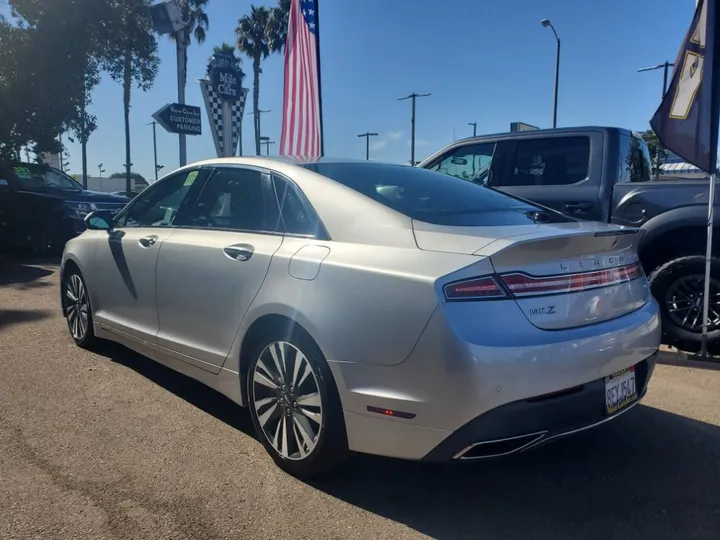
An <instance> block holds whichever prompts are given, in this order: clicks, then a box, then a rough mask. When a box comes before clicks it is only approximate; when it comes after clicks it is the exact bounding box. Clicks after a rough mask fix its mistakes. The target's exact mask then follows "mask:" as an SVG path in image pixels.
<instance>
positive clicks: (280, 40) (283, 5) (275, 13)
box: [267, 0, 290, 53]
mask: <svg viewBox="0 0 720 540" xmlns="http://www.w3.org/2000/svg"><path fill="white" fill-rule="evenodd" d="M289 17H290V0H278V5H277V6H276V7H274V8H272V11H271V12H270V24H269V25H268V36H267V39H268V45H269V46H270V51H271V52H274V53H279V52H283V50H284V49H285V43H286V42H287V31H288V18H289Z"/></svg>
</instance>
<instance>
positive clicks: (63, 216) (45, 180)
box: [0, 162, 129, 255]
mask: <svg viewBox="0 0 720 540" xmlns="http://www.w3.org/2000/svg"><path fill="white" fill-rule="evenodd" d="M128 202H129V199H128V198H127V197H124V196H117V195H111V194H109V193H99V192H96V191H89V190H86V189H84V188H83V186H82V185H81V184H79V183H78V182H76V181H75V180H74V179H73V178H72V177H71V176H68V175H67V174H65V173H63V172H61V171H59V170H57V169H54V168H53V167H50V166H48V165H42V164H36V163H20V162H13V163H2V162H0V251H9V250H15V249H30V250H31V251H33V252H34V253H36V254H38V255H58V254H60V253H62V250H63V248H64V247H65V242H67V241H68V240H69V239H71V238H73V237H75V236H77V235H78V234H80V233H81V232H83V231H84V230H85V223H84V221H83V219H84V218H85V216H86V215H87V214H89V213H90V212H92V211H94V210H108V211H110V212H118V211H120V210H121V209H122V208H124V207H125V205H126V204H127V203H128Z"/></svg>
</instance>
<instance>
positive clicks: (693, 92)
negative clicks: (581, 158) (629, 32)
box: [650, 0, 720, 174]
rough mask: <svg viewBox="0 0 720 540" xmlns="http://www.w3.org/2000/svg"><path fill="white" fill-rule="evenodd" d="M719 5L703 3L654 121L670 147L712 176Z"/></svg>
mask: <svg viewBox="0 0 720 540" xmlns="http://www.w3.org/2000/svg"><path fill="white" fill-rule="evenodd" d="M717 4H718V0H699V1H698V3H697V7H696V9H695V16H694V17H693V21H692V24H691V25H690V29H689V30H688V32H687V34H686V35H685V40H684V41H683V45H682V47H681V49H680V52H679V53H678V56H677V59H676V60H675V70H674V72H673V76H672V81H671V82H670V87H669V88H668V91H667V94H665V97H664V98H663V101H662V103H661V104H660V107H659V108H658V110H657V111H656V112H655V115H654V116H653V117H652V120H650V126H651V127H652V128H653V130H654V131H655V133H657V136H658V138H659V139H660V142H661V143H662V145H663V146H664V147H665V148H667V149H668V150H671V151H672V152H675V153H676V154H677V155H678V156H680V157H681V158H683V159H684V160H685V161H686V162H688V163H691V164H692V165H695V166H696V167H698V168H700V169H702V170H704V171H706V172H707V173H709V174H714V173H715V172H716V170H717V147H718V115H719V114H720V109H719V105H720V100H719V97H720V67H719V66H718V61H719V60H720V54H718V45H720V43H719V42H718V34H717V29H718V13H717V7H718V5H717Z"/></svg>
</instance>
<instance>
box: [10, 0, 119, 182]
mask: <svg viewBox="0 0 720 540" xmlns="http://www.w3.org/2000/svg"><path fill="white" fill-rule="evenodd" d="M9 5H10V7H11V9H12V14H13V16H14V17H16V18H17V20H19V22H18V24H17V28H16V32H15V33H16V34H17V32H21V33H25V37H26V38H27V39H26V45H27V46H28V47H29V49H28V50H27V51H25V52H26V53H27V55H23V54H22V51H13V52H12V53H10V57H11V58H12V57H14V58H16V59H17V60H18V62H17V66H16V67H15V69H18V70H19V73H20V78H22V77H23V76H25V77H29V79H28V81H26V82H28V83H29V84H20V85H19V86H18V87H17V88H16V90H17V92H16V93H15V95H14V96H13V97H14V99H12V100H7V101H5V103H6V104H7V105H12V108H13V111H14V113H15V114H16V118H15V119H14V120H12V121H13V122H14V123H15V126H16V129H15V134H14V135H15V136H13V137H11V138H10V140H11V141H17V142H11V143H10V146H13V145H17V144H18V143H20V142H21V141H22V140H23V139H24V140H25V145H26V146H30V145H34V146H36V147H37V148H38V150H39V151H52V152H56V151H59V150H60V149H59V148H58V143H57V140H56V137H57V135H58V134H59V133H62V132H64V131H67V130H69V131H71V132H73V133H74V134H75V135H76V136H77V138H78V140H79V141H80V144H81V146H82V155H83V177H84V178H86V177H87V141H88V139H89V137H90V134H91V133H92V132H93V131H95V129H96V127H97V124H96V120H95V117H94V116H92V115H91V114H89V113H88V107H89V105H90V103H91V94H92V90H93V88H94V87H95V86H96V85H97V84H98V82H99V80H100V77H99V69H98V57H99V56H101V55H102V54H103V51H104V49H105V45H106V38H107V26H108V22H109V16H110V15H111V9H110V7H111V5H112V0H10V3H9ZM78 28H82V32H78V31H77V30H78ZM68 36H72V39H68ZM0 42H2V43H3V44H5V40H4V39H0ZM10 50H12V49H10ZM31 51H34V52H31ZM5 52H8V50H7V49H6V50H5ZM43 62H46V63H47V64H48V65H43ZM38 64H40V65H38ZM34 66H37V69H35V70H33V67H34ZM5 68H7V64H5V65H4V66H3V67H0V72H4V73H5V75H7V73H8V71H7V70H6V69H5ZM35 71H36V72H37V74H36V73H35ZM0 78H2V77H1V76H0ZM7 80H8V79H7V78H6V79H5V82H7ZM40 80H46V81H50V82H51V84H50V85H42V84H37V81H40ZM16 82H17V80H16ZM48 88H52V91H48ZM38 91H39V92H38ZM43 92H44V93H45V94H48V95H49V99H50V100H52V102H51V103H50V106H49V107H48V106H47V105H48V104H47V102H46V101H44V96H43V95H42V93H43ZM38 93H40V95H38ZM23 102H25V103H27V104H30V105H29V106H27V107H19V106H18V103H20V104H22V103H23ZM0 117H3V118H5V119H6V120H7V119H8V115H6V114H3V113H0ZM28 118H32V119H33V121H34V122H36V124H34V126H32V125H30V124H29V123H28V122H27V120H28ZM18 121H20V122H21V123H20V124H19V125H20V126H21V127H20V129H19V130H18V129H17V126H18V124H17V122H18ZM41 127H42V128H41ZM0 129H2V128H0ZM38 129H42V130H41V131H40V132H38ZM3 132H5V130H3V131H2V132H0V133H3ZM2 139H5V137H3V135H1V134H0V140H2ZM5 140H8V139H5Z"/></svg>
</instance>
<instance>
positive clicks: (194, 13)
mask: <svg viewBox="0 0 720 540" xmlns="http://www.w3.org/2000/svg"><path fill="white" fill-rule="evenodd" d="M179 4H180V13H181V14H182V18H183V21H185V22H187V26H186V27H185V31H184V32H183V34H182V35H183V38H184V41H185V42H184V43H183V45H184V46H183V51H184V54H185V66H186V68H185V73H183V86H185V85H186V84H187V50H188V47H189V46H190V43H191V42H192V38H193V37H195V41H197V42H198V44H200V45H202V44H203V43H205V38H206V37H207V31H208V29H209V28H210V20H209V19H208V16H207V13H205V10H206V9H207V4H208V0H180V2H179ZM171 37H172V39H175V37H176V36H174V35H173V36H171Z"/></svg>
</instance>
